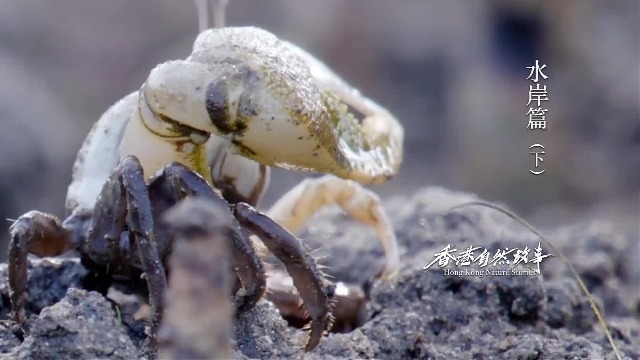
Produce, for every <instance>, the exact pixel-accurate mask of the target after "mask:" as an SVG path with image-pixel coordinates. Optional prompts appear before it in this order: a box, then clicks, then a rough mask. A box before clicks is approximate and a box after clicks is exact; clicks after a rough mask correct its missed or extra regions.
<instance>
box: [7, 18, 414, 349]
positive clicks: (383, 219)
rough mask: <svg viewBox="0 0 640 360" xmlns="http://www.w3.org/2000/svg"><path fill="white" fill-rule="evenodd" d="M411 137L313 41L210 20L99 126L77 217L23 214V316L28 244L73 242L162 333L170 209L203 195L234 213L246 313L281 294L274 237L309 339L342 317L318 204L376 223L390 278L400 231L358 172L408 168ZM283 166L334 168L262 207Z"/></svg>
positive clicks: (50, 249) (45, 247)
mask: <svg viewBox="0 0 640 360" xmlns="http://www.w3.org/2000/svg"><path fill="white" fill-rule="evenodd" d="M352 109H353V110H352ZM403 136H404V133H403V128H402V126H401V125H400V124H399V122H398V121H397V120H396V118H395V117H394V116H393V115H392V114H390V113H389V112H388V111H387V110H385V109H384V108H382V107H381V106H379V105H377V104H376V103H375V102H373V101H371V100H369V99H367V98H366V97H364V96H363V95H361V94H360V93H359V92H358V91H357V90H356V89H354V88H353V87H351V86H349V85H348V84H347V83H346V82H344V81H343V80H342V79H341V78H340V77H339V76H337V75H336V74H335V73H334V72H332V71H331V70H330V69H329V68H328V67H327V66H325V65H324V64H323V63H321V62H320V61H319V60H317V59H316V58H314V57H313V56H312V55H310V54H309V53H307V52H306V51H304V50H302V49H301V48H299V47H297V46H295V45H293V44H291V43H289V42H286V41H283V40H280V39H278V38H277V37H276V36H274V35H273V34H271V33H269V32H267V31H265V30H262V29H259V28H255V27H226V28H211V29H206V30H204V31H202V32H201V33H200V34H199V35H198V36H197V38H196V40H195V43H194V46H193V52H192V53H191V55H190V56H189V57H188V58H186V59H185V60H175V61H168V62H165V63H163V64H160V65H158V66H157V67H156V68H155V69H153V70H152V71H151V73H150V74H149V76H148V78H147V79H146V81H145V83H144V84H143V85H142V87H141V88H140V90H139V91H136V92H134V93H131V94H129V95H128V96H126V97H125V98H123V99H122V100H120V101H119V102H117V103H116V104H115V105H113V106H112V107H111V108H109V109H108V110H107V111H106V112H105V113H104V114H103V115H102V117H101V118H100V119H99V121H98V122H97V123H96V124H95V125H94V126H93V128H92V129H91V132H90V133H89V134H88V136H87V138H86V140H85V141H84V143H83V145H82V147H81V148H80V150H79V152H78V156H77V159H76V161H75V164H74V166H73V174H72V181H71V184H70V185H69V188H68V193H67V198H66V218H65V219H64V221H61V220H59V219H58V218H56V217H55V216H53V215H50V214H46V213H42V212H39V211H30V212H28V213H26V214H24V215H22V216H20V217H19V218H18V219H17V220H16V221H15V222H14V223H13V224H12V226H11V228H10V236H11V238H10V247H9V282H10V288H11V306H12V317H13V320H14V321H16V322H19V323H20V322H22V321H23V320H24V319H25V310H24V309H25V292H26V290H27V289H26V287H27V256H28V254H34V255H36V256H39V257H50V256H57V255H61V254H63V253H65V252H67V251H69V250H76V251H77V252H78V253H79V254H80V258H81V260H82V263H83V264H84V265H85V266H86V267H87V268H88V269H89V271H90V276H89V277H88V279H91V281H90V282H88V284H89V285H88V286H90V287H91V288H93V289H95V290H97V291H100V292H102V293H103V294H106V292H107V290H108V288H109V287H111V286H112V285H114V284H119V285H122V286H127V287H129V288H131V289H135V290H137V291H139V293H140V295H142V296H144V297H145V299H147V298H148V301H149V305H150V306H151V313H152V314H151V321H150V338H151V339H153V338H154V337H155V334H156V330H157V328H158V325H159V324H160V322H161V319H162V315H163V304H164V301H163V297H164V294H165V292H166V289H167V274H168V272H169V270H170V269H168V268H167V265H168V263H169V262H168V259H169V257H170V255H171V252H172V242H173V233H172V229H171V226H170V225H169V224H167V223H165V222H164V221H162V215H163V214H164V213H165V212H166V211H167V210H168V209H170V208H172V207H173V206H174V205H176V204H177V203H178V202H180V201H181V200H183V199H185V198H188V197H199V198H204V199H208V200H209V201H211V202H214V203H216V204H217V205H216V206H218V207H220V206H222V207H223V208H224V209H227V210H226V211H228V212H229V214H230V215H232V216H233V218H234V221H235V223H234V224H235V225H234V231H233V236H232V237H231V242H232V244H231V245H230V246H231V249H232V251H231V259H230V263H231V268H232V272H233V273H234V274H235V275H234V276H235V285H234V289H233V291H234V293H233V294H232V295H235V296H236V297H237V299H236V303H235V304H236V311H237V312H241V311H245V310H247V309H250V308H252V307H253V306H254V305H255V304H256V303H257V301H258V300H259V299H261V298H262V297H263V295H264V294H265V291H266V292H269V291H268V287H269V285H270V283H269V281H268V279H267V276H266V274H265V270H264V267H263V264H262V262H261V260H260V257H259V256H258V253H259V252H260V251H258V250H260V249H261V248H262V246H265V247H266V249H268V251H270V252H271V253H272V254H274V255H275V256H276V257H277V258H278V259H279V260H280V261H281V262H282V263H283V264H284V267H285V269H286V271H287V273H288V276H290V280H291V282H292V284H293V286H294V287H295V291H296V293H297V295H298V296H299V299H300V300H301V302H302V303H303V304H304V310H305V312H306V313H307V314H308V317H309V318H310V333H309V340H308V341H307V343H306V345H305V350H306V351H310V350H312V349H313V348H315V347H316V346H317V345H318V343H319V342H320V339H321V337H322V335H323V333H325V332H326V331H327V330H328V329H329V327H330V326H331V321H332V316H331V313H332V310H333V309H332V306H333V303H334V301H335V298H336V297H337V296H338V295H339V294H336V286H335V284H333V283H331V282H330V281H328V280H327V279H325V277H324V275H323V273H322V272H321V271H319V267H318V266H317V264H316V260H315V259H314V258H313V257H312V256H311V255H310V254H309V251H308V249H307V248H306V246H304V245H303V244H302V242H301V241H300V240H299V239H298V238H297V237H296V236H295V235H293V233H296V232H297V231H298V230H299V229H300V228H301V227H302V226H303V224H304V223H305V221H306V220H307V219H309V218H310V217H311V216H312V215H313V214H315V213H316V211H317V210H318V209H320V208H322V207H324V206H325V205H329V204H337V205H339V206H340V207H341V208H342V209H343V210H344V211H345V212H346V213H347V214H348V215H350V216H351V217H352V218H354V219H356V220H358V221H360V222H363V223H365V224H368V225H370V226H372V227H374V228H375V229H376V231H377V234H378V237H379V238H380V240H381V243H382V246H383V249H384V251H385V257H386V262H385V266H384V268H383V269H382V270H381V272H380V274H379V277H381V278H388V277H390V276H392V275H393V274H394V273H395V272H396V271H397V269H398V267H399V253H398V246H397V244H396V238H395V235H394V232H393V228H392V226H391V224H390V221H389V220H388V217H387V215H386V213H385V211H384V209H383V207H382V205H381V202H380V199H379V197H378V196H376V195H375V194H374V193H373V192H371V191H370V190H367V189H365V188H364V187H362V186H361V185H360V183H364V184H375V183H382V182H384V181H386V180H388V179H390V178H391V177H392V176H393V175H394V174H395V173H396V171H397V170H398V167H399V166H400V163H401V161H402V156H403V148H402V145H403ZM271 166H276V167H280V168H285V169H296V170H309V171H315V172H319V173H324V174H326V175H324V176H322V177H319V178H313V179H307V180H304V181H303V182H302V183H300V184H299V185H297V186H296V187H294V188H293V189H291V190H290V191H289V192H288V193H286V194H285V195H284V196H283V197H282V198H281V199H280V200H279V201H277V202H276V203H275V205H273V207H271V208H270V209H269V210H268V211H266V212H265V213H262V212H260V211H257V210H256V209H255V206H257V204H258V202H259V201H260V199H261V197H262V195H263V194H264V192H265V190H266V189H267V186H268V183H269V178H270V170H269V169H270V168H269V167H271ZM253 235H255V236H257V238H259V240H257V239H255V238H254V236H253ZM241 289H243V291H240V290H241ZM276 305H277V301H276ZM298 305H300V304H298ZM334 312H335V311H334Z"/></svg>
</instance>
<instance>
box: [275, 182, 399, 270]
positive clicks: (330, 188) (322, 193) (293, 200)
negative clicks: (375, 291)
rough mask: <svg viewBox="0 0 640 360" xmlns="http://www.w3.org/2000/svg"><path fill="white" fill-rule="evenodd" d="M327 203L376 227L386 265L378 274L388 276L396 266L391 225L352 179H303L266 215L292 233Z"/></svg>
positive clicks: (373, 199) (372, 196)
mask: <svg viewBox="0 0 640 360" xmlns="http://www.w3.org/2000/svg"><path fill="white" fill-rule="evenodd" d="M330 204H337V205H339V206H340V207H341V208H342V209H343V210H344V211H345V212H346V213H347V214H349V216H351V217H352V218H354V219H356V220H358V221H360V222H362V223H364V224H367V225H370V226H372V227H373V228H374V229H375V230H376V232H377V233H378V237H379V238H380V241H381V243H382V247H383V248H384V252H385V255H386V264H385V266H384V268H383V269H382V271H381V273H380V274H379V276H381V277H382V278H389V277H392V276H393V275H394V274H395V273H396V272H397V271H398V267H399V265H400V255H399V251H398V244H397V241H396V236H395V233H394V232H393V227H392V226H391V222H390V221H389V219H388V218H387V214H386V212H385V211H384V208H383V207H382V204H381V203H380V198H379V197H378V196H377V195H376V194H375V193H373V192H372V191H370V190H368V189H366V188H364V187H362V186H361V185H360V184H358V183H356V182H353V181H350V180H344V179H340V178H337V177H335V176H332V175H325V176H323V177H320V178H314V179H305V180H303V181H302V182H301V183H300V184H298V185H297V186H296V187H294V188H293V189H291V190H290V191H289V192H287V193H286V194H285V195H284V196H282V197H281V198H280V199H279V200H278V201H277V202H276V203H275V204H274V205H273V206H272V207H271V209H270V210H269V211H268V212H267V215H268V216H269V217H270V218H272V219H273V220H275V221H276V222H278V223H279V224H280V225H282V226H284V227H285V228H286V229H288V230H289V231H291V232H294V233H295V232H297V231H298V230H299V229H300V228H301V227H302V225H303V224H304V223H305V221H306V220H307V219H309V218H310V217H311V216H313V215H314V214H315V213H316V212H317V211H318V210H319V209H320V208H322V207H323V206H326V205H330Z"/></svg>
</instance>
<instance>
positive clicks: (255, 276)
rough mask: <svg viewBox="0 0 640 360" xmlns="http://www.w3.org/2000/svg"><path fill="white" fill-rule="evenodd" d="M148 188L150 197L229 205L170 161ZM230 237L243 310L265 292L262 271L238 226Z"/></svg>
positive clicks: (189, 173)
mask: <svg viewBox="0 0 640 360" xmlns="http://www.w3.org/2000/svg"><path fill="white" fill-rule="evenodd" d="M149 191H150V193H151V194H152V196H159V194H160V193H161V194H164V195H165V196H167V195H168V196H171V197H172V198H173V199H172V200H173V202H178V201H180V200H182V199H183V198H185V197H187V196H195V197H203V198H205V199H207V200H210V201H212V202H213V203H214V204H216V205H217V206H218V207H224V208H227V209H228V208H229V204H228V203H227V201H226V200H224V199H223V198H222V197H221V196H220V195H219V194H218V193H216V192H215V191H214V190H213V188H211V186H210V185H209V184H208V183H207V181H206V180H205V179H204V178H203V177H202V176H200V175H198V174H196V173H195V172H193V171H191V170H189V169H188V168H187V167H186V166H184V165H182V164H179V163H171V164H169V165H166V166H165V167H164V168H162V169H161V170H160V172H158V174H156V175H155V176H154V177H153V178H152V179H151V180H150V183H149ZM236 225H237V223H236ZM231 240H232V246H231V256H232V261H233V269H234V271H235V273H236V275H237V276H238V280H239V281H240V282H241V283H242V285H243V287H244V289H245V295H244V296H242V297H241V298H240V299H238V302H237V304H236V306H237V310H238V311H239V312H242V311H244V310H247V309H250V308H252V307H253V306H254V305H255V304H256V303H257V302H258V300H260V298H261V297H262V296H263V295H264V291H265V287H266V280H265V273H264V268H263V266H262V262H261V261H260V258H259V257H258V255H257V254H256V252H255V249H254V248H253V246H252V244H251V241H250V240H249V239H248V238H247V237H246V236H245V235H244V233H243V232H242V231H241V230H240V227H239V226H235V227H234V231H233V233H232V235H231Z"/></svg>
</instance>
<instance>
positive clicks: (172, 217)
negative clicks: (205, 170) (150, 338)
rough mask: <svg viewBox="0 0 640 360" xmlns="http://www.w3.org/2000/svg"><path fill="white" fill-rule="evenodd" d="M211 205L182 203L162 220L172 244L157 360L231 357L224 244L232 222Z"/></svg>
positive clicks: (227, 214)
mask: <svg viewBox="0 0 640 360" xmlns="http://www.w3.org/2000/svg"><path fill="white" fill-rule="evenodd" d="M217 205H219V204H216V203H213V202H210V201H207V200H203V199H186V200H184V201H183V202H182V203H181V204H178V205H177V206H175V207H174V208H172V209H171V210H169V211H168V212H167V213H166V214H165V216H164V219H165V221H166V222H167V223H168V224H169V225H170V226H171V229H173V231H174V233H175V234H176V241H175V246H174V250H173V255H172V256H171V259H170V260H169V261H170V268H171V275H170V276H171V279H170V283H171V285H170V286H169V294H168V295H169V296H168V301H167V313H166V316H165V321H164V323H163V324H162V328H161V329H160V334H159V338H160V339H161V340H160V342H161V349H162V350H161V351H162V352H161V354H160V356H159V358H162V359H187V358H188V359H228V358H230V357H231V346H230V338H231V336H232V329H233V324H232V321H231V320H232V318H233V309H232V306H231V303H230V302H229V296H228V294H229V291H230V290H231V286H230V285H231V278H230V272H229V255H230V250H231V249H230V248H229V245H230V243H231V242H230V239H231V234H232V232H233V223H234V219H233V217H232V216H231V213H230V212H229V209H228V207H227V206H217ZM194 294H197V296H194Z"/></svg>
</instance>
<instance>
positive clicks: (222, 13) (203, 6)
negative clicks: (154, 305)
mask: <svg viewBox="0 0 640 360" xmlns="http://www.w3.org/2000/svg"><path fill="white" fill-rule="evenodd" d="M193 1H194V3H195V4H196V10H197V12H198V28H199V29H200V32H203V31H205V30H206V29H208V28H209V0H193ZM228 3H229V0H213V1H212V2H211V12H212V13H213V27H214V28H222V27H224V25H225V17H226V8H227V4H228Z"/></svg>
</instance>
